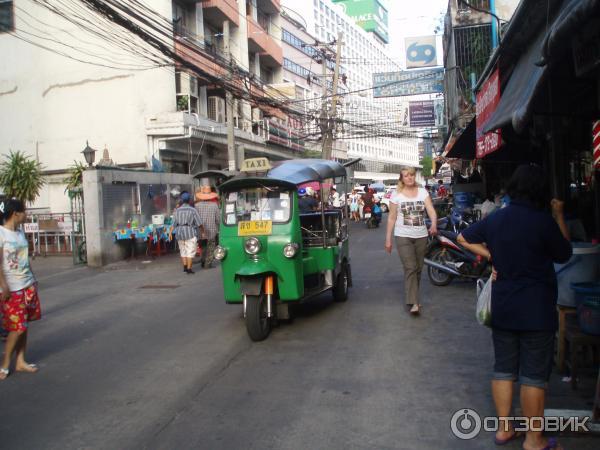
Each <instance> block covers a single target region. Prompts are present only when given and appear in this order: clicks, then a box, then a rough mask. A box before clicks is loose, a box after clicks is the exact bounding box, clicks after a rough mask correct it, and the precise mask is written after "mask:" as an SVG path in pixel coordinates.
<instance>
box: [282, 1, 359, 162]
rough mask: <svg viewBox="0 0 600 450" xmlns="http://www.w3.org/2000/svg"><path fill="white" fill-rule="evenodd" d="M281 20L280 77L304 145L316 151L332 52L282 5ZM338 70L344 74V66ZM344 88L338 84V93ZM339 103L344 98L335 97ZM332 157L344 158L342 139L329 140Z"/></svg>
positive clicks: (319, 146)
mask: <svg viewBox="0 0 600 450" xmlns="http://www.w3.org/2000/svg"><path fill="white" fill-rule="evenodd" d="M281 23H282V38H281V41H282V45H283V80H284V83H286V82H287V83H290V84H292V85H293V86H294V99H295V101H296V102H297V103H296V108H297V109H298V110H300V111H301V113H302V115H303V116H304V117H303V118H302V119H301V120H298V121H297V129H298V130H300V131H301V133H302V136H303V137H304V141H305V146H306V148H307V149H308V150H311V151H313V152H314V153H313V154H317V153H319V152H322V149H323V143H322V136H321V134H322V132H321V128H320V116H321V112H322V108H323V107H324V106H325V107H327V106H328V103H327V102H325V103H324V102H323V96H324V95H328V96H329V95H331V94H332V92H333V91H332V88H333V75H334V67H335V54H332V53H331V52H329V51H326V50H325V48H324V47H321V46H318V45H317V39H316V38H315V37H314V36H313V35H312V34H310V33H309V32H308V31H307V25H306V22H305V21H304V19H303V18H302V16H300V15H298V14H296V13H294V11H292V10H289V9H287V8H286V7H282V12H281ZM340 72H341V74H344V69H343V68H341V71H340ZM324 73H325V75H323V74H324ZM346 90H347V89H346V88H345V87H344V86H343V85H342V84H341V83H340V84H339V86H338V93H343V92H344V91H346ZM343 103H344V97H338V109H341V108H343V106H344V105H343ZM332 157H333V158H334V159H336V160H346V159H348V152H347V149H346V142H344V141H342V140H339V139H338V140H335V141H334V142H333V149H332Z"/></svg>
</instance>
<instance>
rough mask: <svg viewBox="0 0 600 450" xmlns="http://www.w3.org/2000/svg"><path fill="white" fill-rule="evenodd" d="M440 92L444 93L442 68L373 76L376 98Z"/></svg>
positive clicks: (374, 95)
mask: <svg viewBox="0 0 600 450" xmlns="http://www.w3.org/2000/svg"><path fill="white" fill-rule="evenodd" d="M440 92H444V69H443V68H442V67H440V68H437V69H426V70H403V71H401V72H383V73H374V74H373V97H375V98H380V97H401V96H405V95H419V94H434V93H440Z"/></svg>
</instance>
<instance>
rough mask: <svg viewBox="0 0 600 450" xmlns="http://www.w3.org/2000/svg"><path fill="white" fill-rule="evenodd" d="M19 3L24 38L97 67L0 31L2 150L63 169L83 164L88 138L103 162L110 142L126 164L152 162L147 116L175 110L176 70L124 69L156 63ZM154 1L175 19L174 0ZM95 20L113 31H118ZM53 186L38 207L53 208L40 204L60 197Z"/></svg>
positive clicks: (18, 28) (20, 32)
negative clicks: (12, 151)
mask: <svg viewBox="0 0 600 450" xmlns="http://www.w3.org/2000/svg"><path fill="white" fill-rule="evenodd" d="M14 3H15V9H14V10H15V16H16V17H15V28H16V34H17V36H21V37H23V38H27V39H30V40H32V41H33V42H35V43H37V44H40V45H44V46H48V47H51V48H52V49H55V50H57V51H61V52H64V53H67V54H69V55H71V56H74V57H76V58H79V59H82V60H85V61H93V62H95V63H96V65H92V64H85V63H82V62H78V61H74V60H72V59H69V58H67V57H65V56H61V55H58V54H56V53H53V52H51V51H48V50H44V49H41V48H39V47H36V46H34V45H32V44H29V43H26V42H23V41H22V40H19V39H17V38H15V37H13V36H12V35H10V34H8V33H0V55H3V61H2V67H1V69H0V154H6V153H7V152H8V151H9V150H11V149H12V150H22V151H25V152H27V153H29V154H30V155H32V156H34V157H37V158H38V159H39V162H40V163H42V165H43V166H44V168H45V169H47V170H60V169H65V168H66V167H68V166H69V165H71V164H72V163H73V161H74V160H77V161H83V155H81V151H82V150H83V148H84V147H85V145H86V140H89V144H90V146H92V147H93V148H95V149H97V150H100V152H99V153H98V154H96V160H98V159H100V158H101V157H102V152H101V150H102V149H103V148H104V147H105V146H106V147H107V148H108V150H109V152H110V156H111V158H112V159H113V160H114V161H115V162H117V163H119V164H124V163H143V162H145V161H146V160H147V158H149V156H151V153H150V150H149V149H148V148H147V138H146V133H145V118H146V116H149V115H152V114H155V113H157V112H164V111H171V110H175V79H174V74H173V68H172V67H165V68H152V69H148V70H135V71H134V70H123V69H122V67H123V64H124V63H127V64H135V65H136V66H142V65H143V66H150V65H151V64H152V63H151V62H149V61H148V60H147V59H145V58H142V57H140V56H139V55H136V54H135V53H132V51H131V50H123V49H120V48H117V47H115V46H114V45H113V44H112V43H110V42H107V41H105V40H102V39H100V38H97V37H95V36H94V35H92V34H90V33H88V32H86V31H84V30H82V29H81V28H79V27H77V26H76V25H74V24H72V23H70V22H67V21H66V20H64V19H62V18H60V17H58V16H57V15H55V14H53V13H52V12H50V11H48V10H47V9H45V8H43V7H40V6H37V5H36V4H35V3H33V2H32V1H31V0H16V1H15V2H14ZM152 4H153V7H154V8H158V7H160V11H159V13H160V14H161V15H163V16H164V17H167V18H170V17H171V14H172V13H171V2H170V1H167V0H160V1H158V0H157V1H153V2H152ZM56 5H57V6H60V4H59V3H56ZM82 8H85V7H84V6H82ZM24 11H26V13H25V12H24ZM96 22H97V23H99V24H100V26H105V27H107V28H109V27H110V28H109V29H113V28H114V29H118V28H119V27H118V26H116V25H102V23H101V22H99V21H98V20H97V21H96ZM44 24H46V25H44ZM27 33H35V34H37V35H38V36H42V37H43V38H45V39H42V38H37V37H33V36H32V35H30V34H27ZM130 38H131V42H135V41H136V40H135V38H133V36H131V37H130ZM48 39H53V40H56V41H59V42H62V43H65V44H68V45H70V46H72V47H75V49H70V48H68V47H65V46H64V45H60V44H58V43H56V42H52V41H50V40H48ZM99 64H104V65H109V66H117V67H119V69H115V68H108V67H101V66H99ZM47 189H50V191H49V192H46V193H44V195H42V196H41V197H40V199H39V201H38V202H36V205H35V206H37V207H44V206H48V205H44V204H41V203H45V202H46V201H48V202H50V201H51V199H52V198H54V197H56V196H57V193H56V192H54V191H56V190H57V189H54V188H47ZM62 189H63V190H64V187H63V188H62ZM63 207H64V205H63V206H61V205H58V206H57V208H54V207H53V209H61V208H63Z"/></svg>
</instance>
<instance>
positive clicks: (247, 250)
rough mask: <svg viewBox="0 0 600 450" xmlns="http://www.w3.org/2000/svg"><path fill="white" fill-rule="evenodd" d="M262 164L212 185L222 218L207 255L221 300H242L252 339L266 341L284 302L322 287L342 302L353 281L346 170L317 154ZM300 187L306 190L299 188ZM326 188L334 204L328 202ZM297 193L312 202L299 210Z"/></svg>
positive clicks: (286, 307) (285, 310)
mask: <svg viewBox="0 0 600 450" xmlns="http://www.w3.org/2000/svg"><path fill="white" fill-rule="evenodd" d="M253 167H254V168H255V169H256V170H257V171H254V169H253ZM268 167H270V166H269V165H268V162H267V163H264V162H262V163H261V162H258V163H256V160H254V163H253V164H250V169H248V170H250V172H245V173H240V174H237V175H235V176H233V177H230V178H229V179H227V181H225V182H223V183H222V184H220V185H219V192H220V196H221V214H222V221H221V227H220V232H219V245H218V246H217V248H216V249H215V255H214V256H215V258H216V259H217V260H220V261H221V268H222V275H223V287H224V291H225V301H226V302H227V303H230V304H242V305H243V307H244V317H245V321H246V328H247V330H248V335H249V336H250V339H252V340H253V341H261V340H263V339H265V338H266V337H267V336H268V335H269V333H270V331H271V327H272V325H273V323H275V322H276V321H277V320H280V319H283V320H285V319H290V305H292V304H294V303H300V302H303V301H305V300H307V299H309V298H311V297H314V296H316V295H318V294H321V293H322V292H324V291H327V290H330V291H331V292H332V294H333V299H334V300H335V301H338V302H343V301H345V300H346V299H347V297H348V287H349V286H351V285H352V276H351V271H350V252H349V246H348V208H347V206H346V200H345V199H346V196H345V192H346V168H345V167H344V166H343V165H341V164H339V163H337V162H335V161H326V160H319V159H306V160H289V161H284V162H281V163H279V164H277V165H276V166H275V167H273V168H268ZM261 168H262V169H264V168H268V170H267V171H265V172H260V173H259V172H258V170H260V169H261ZM307 185H309V187H310V186H312V188H311V189H303V188H302V186H307ZM332 188H335V189H336V190H337V191H338V194H339V197H338V201H337V204H336V202H335V201H334V202H331V201H330V200H331V198H330V194H331V193H332ZM299 190H300V191H301V192H302V194H305V191H308V192H310V191H311V190H314V191H315V193H317V194H318V195H316V196H315V197H316V198H315V200H313V201H312V204H313V205H319V206H318V207H317V208H314V209H313V210H306V209H304V210H303V211H301V210H300V209H301V208H300V206H301V205H300V204H299V194H298V192H299ZM332 198H334V199H335V194H334V196H333V197H332ZM308 203H309V204H310V202H308ZM301 204H302V206H303V208H305V204H306V202H305V201H304V200H303V201H301Z"/></svg>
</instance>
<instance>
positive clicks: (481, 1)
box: [456, 0, 490, 12]
mask: <svg viewBox="0 0 600 450" xmlns="http://www.w3.org/2000/svg"><path fill="white" fill-rule="evenodd" d="M456 3H458V11H460V12H463V11H464V12H475V10H473V9H471V8H469V7H468V6H467V5H466V4H465V2H461V1H460V0H456ZM469 4H470V5H471V6H474V7H475V8H479V9H485V10H486V11H489V9H490V0H469Z"/></svg>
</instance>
